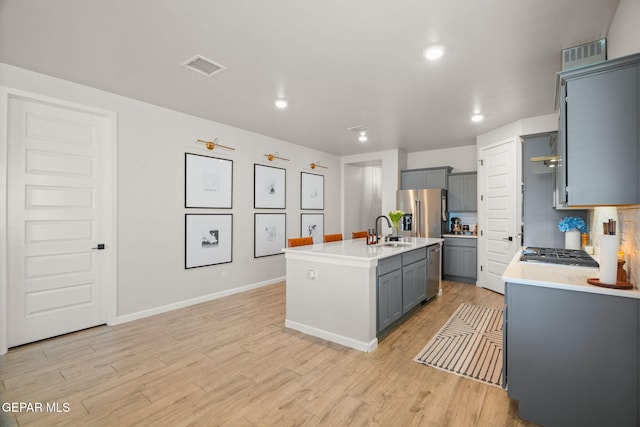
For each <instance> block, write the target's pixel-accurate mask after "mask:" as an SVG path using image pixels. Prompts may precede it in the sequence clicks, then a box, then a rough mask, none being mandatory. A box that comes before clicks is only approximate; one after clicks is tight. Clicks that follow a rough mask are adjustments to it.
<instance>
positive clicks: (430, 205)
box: [396, 188, 447, 237]
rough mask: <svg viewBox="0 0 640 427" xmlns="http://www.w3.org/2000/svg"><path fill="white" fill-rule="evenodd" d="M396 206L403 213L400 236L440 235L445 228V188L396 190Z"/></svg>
mask: <svg viewBox="0 0 640 427" xmlns="http://www.w3.org/2000/svg"><path fill="white" fill-rule="evenodd" d="M396 208H397V209H400V210H401V211H403V212H404V213H405V215H404V217H403V218H402V220H401V221H400V226H399V227H398V228H399V229H400V230H399V234H400V236H403V237H441V236H442V234H443V233H445V232H446V230H447V190H442V189H439V188H425V189H421V190H398V192H397V193H396Z"/></svg>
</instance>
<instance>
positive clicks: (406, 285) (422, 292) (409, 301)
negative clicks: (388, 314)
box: [402, 259, 427, 314]
mask: <svg viewBox="0 0 640 427" xmlns="http://www.w3.org/2000/svg"><path fill="white" fill-rule="evenodd" d="M425 299H427V260H426V259H423V260H422V261H418V262H415V263H413V264H410V265H407V266H406V267H402V314H406V313H408V312H409V311H410V310H411V309H412V308H413V307H415V306H417V305H418V304H420V303H421V302H422V301H424V300H425Z"/></svg>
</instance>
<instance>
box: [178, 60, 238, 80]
mask: <svg viewBox="0 0 640 427" xmlns="http://www.w3.org/2000/svg"><path fill="white" fill-rule="evenodd" d="M182 66H183V67H185V68H186V69H188V70H191V71H195V72H196V73H198V74H202V75H204V76H207V77H211V76H213V75H214V74H218V73H221V72H223V71H224V70H226V69H227V67H225V66H224V65H220V64H218V63H216V62H213V61H212V60H210V59H208V58H205V57H204V56H202V55H196V56H194V57H193V58H189V59H187V60H186V61H184V62H183V63H182Z"/></svg>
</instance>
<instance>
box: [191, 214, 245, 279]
mask: <svg viewBox="0 0 640 427" xmlns="http://www.w3.org/2000/svg"><path fill="white" fill-rule="evenodd" d="M184 224H185V226H184V228H185V239H184V240H185V243H184V250H185V255H184V268H194V267H204V266H207V265H215V264H225V263H229V262H231V260H232V256H231V254H232V247H231V246H232V242H233V235H232V233H233V215H231V214H185V216H184Z"/></svg>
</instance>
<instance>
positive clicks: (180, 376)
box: [0, 282, 531, 426]
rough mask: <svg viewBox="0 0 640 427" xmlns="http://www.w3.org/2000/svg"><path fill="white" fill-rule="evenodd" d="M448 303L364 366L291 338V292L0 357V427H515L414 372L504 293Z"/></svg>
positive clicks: (244, 297)
mask: <svg viewBox="0 0 640 427" xmlns="http://www.w3.org/2000/svg"><path fill="white" fill-rule="evenodd" d="M443 292H444V294H443V296H442V297H439V298H436V299H435V300H434V301H432V302H431V303H429V304H427V305H425V306H423V307H422V308H421V309H420V311H419V312H418V313H416V314H415V315H414V316H413V317H412V318H411V319H409V320H408V321H407V322H405V323H404V324H403V325H401V326H400V327H399V328H398V329H396V330H395V331H394V332H393V333H391V334H390V335H388V336H387V337H386V338H385V339H384V340H382V341H381V342H380V344H379V346H378V348H377V349H376V350H375V351H374V352H372V353H369V354H366V353H361V352H358V351H355V350H351V349H347V348H345V347H342V346H339V345H337V344H332V343H328V342H325V341H323V340H320V339H317V338H313V337H309V336H306V335H304V334H301V333H299V332H296V331H292V330H289V329H285V328H284V326H283V325H284V317H285V286H284V283H282V284H277V285H272V286H268V287H264V288H261V289H257V290H254V291H250V292H245V293H242V294H238V295H234V296H230V297H226V298H222V299H219V300H216V301H212V302H208V303H205V304H200V305H197V306H193V307H189V308H186V309H181V310H176V311H173V312H170V313H166V314H162V315H157V316H153V317H149V318H146V319H142V320H138V321H134V322H130V323H127V324H123V325H118V326H114V327H106V326H103V327H97V328H93V329H88V330H85V331H80V332H77V333H73V334H69V335H65V336H62V337H58V338H53V339H50V340H45V341H41V342H38V343H34V344H30V345H26V346H22V347H18V348H15V349H11V350H10V351H9V353H8V354H6V355H4V356H0V379H1V382H0V401H2V402H43V404H44V403H45V402H58V403H59V404H60V405H61V408H62V404H63V403H67V404H68V405H69V408H70V411H69V412H67V413H22V414H19V415H18V416H17V417H16V416H14V415H12V414H6V413H5V414H3V413H2V412H1V411H0V425H16V424H17V425H42V426H52V425H58V424H60V425H74V426H77V425H81V426H101V425H113V426H116V425H117V426H130V425H153V426H164V425H167V426H181V425H207V426H208V425H228V426H256V425H257V426H286V425H305V426H306V425H356V426H357V425H362V426H376V425H378V426H418V425H421V426H474V425H477V426H520V425H531V424H529V423H526V422H524V421H522V420H520V419H519V418H518V417H517V406H516V403H515V402H512V401H510V400H509V399H508V397H507V394H506V392H505V391H504V390H501V389H498V388H495V387H490V386H486V385H483V384H481V383H478V382H475V381H471V380H468V379H465V378H461V377H458V376H456V375H452V374H447V373H445V372H442V371H439V370H436V369H433V368H430V367H428V366H425V365H421V364H419V363H416V362H413V361H412V359H413V357H414V356H415V355H416V354H417V353H418V352H419V351H420V350H421V349H422V348H423V347H424V345H425V344H426V343H427V341H428V340H429V339H430V338H431V336H433V335H434V334H435V333H436V332H437V331H438V330H439V329H440V328H441V327H442V325H444V323H445V322H446V320H447V319H448V318H449V317H450V315H451V314H452V313H453V311H454V310H455V309H456V308H457V307H458V306H459V305H460V304H461V303H463V302H467V303H473V304H480V305H486V306H489V307H495V308H501V307H502V301H503V298H502V296H501V295H498V294H494V293H492V292H490V291H487V290H484V289H480V288H477V287H476V286H472V285H465V284H461V283H455V282H443Z"/></svg>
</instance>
